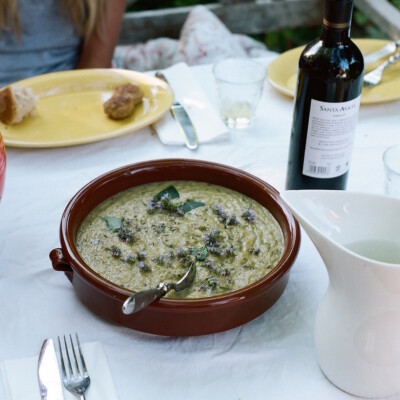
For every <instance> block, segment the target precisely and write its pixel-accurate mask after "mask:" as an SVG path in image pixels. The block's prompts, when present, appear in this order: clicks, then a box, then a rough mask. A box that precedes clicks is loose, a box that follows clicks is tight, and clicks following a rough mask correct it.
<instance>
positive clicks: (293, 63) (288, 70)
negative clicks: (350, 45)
mask: <svg viewBox="0 0 400 400" xmlns="http://www.w3.org/2000/svg"><path fill="white" fill-rule="evenodd" d="M354 42H355V43H356V44H357V46H358V47H359V48H360V50H361V51H362V53H363V54H365V55H366V54H367V53H370V52H372V51H375V50H378V49H380V48H381V47H383V46H384V45H385V44H386V43H387V41H386V40H380V39H355V40H354ZM303 48H304V47H297V48H295V49H292V50H289V51H287V52H285V53H282V54H281V55H280V56H279V57H278V58H276V59H275V60H274V61H273V62H272V63H271V64H270V65H269V67H268V80H269V82H270V83H271V85H272V86H274V87H275V88H276V89H277V90H278V91H279V92H281V93H283V94H285V95H288V96H291V97H293V96H294V92H295V87H296V79H297V63H298V61H299V58H300V54H301V52H302V50H303ZM383 61H384V59H383V60H379V61H377V62H375V63H374V64H371V65H368V66H366V68H365V73H368V72H369V71H371V69H373V68H376V67H377V66H378V65H379V64H380V63H382V62H383ZM398 99H400V62H399V63H397V64H395V65H393V66H391V67H389V68H388V69H387V70H386V71H385V72H384V74H383V79H382V82H381V83H380V84H379V85H378V86H376V87H373V88H368V87H363V91H362V95H361V103H362V104H373V103H383V102H387V101H393V100H398Z"/></svg>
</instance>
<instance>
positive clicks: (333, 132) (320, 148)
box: [303, 96, 361, 179]
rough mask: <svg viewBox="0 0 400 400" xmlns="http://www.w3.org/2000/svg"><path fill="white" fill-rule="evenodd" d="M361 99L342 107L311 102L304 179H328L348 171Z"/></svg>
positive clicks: (321, 102) (358, 98)
mask: <svg viewBox="0 0 400 400" xmlns="http://www.w3.org/2000/svg"><path fill="white" fill-rule="evenodd" d="M360 99H361V96H359V97H357V98H356V99H354V100H350V101H345V102H342V103H326V102H323V101H318V100H311V108H310V116H309V120H308V130H307V139H306V147H305V153H304V164H303V175H307V176H310V177H313V178H322V179H327V178H335V177H337V176H340V175H343V174H344V173H346V172H347V171H348V169H349V166H350V158H351V152H352V148H353V141H354V133H355V128H356V124H357V117H358V110H359V108H360Z"/></svg>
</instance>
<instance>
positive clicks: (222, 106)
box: [213, 58, 266, 129]
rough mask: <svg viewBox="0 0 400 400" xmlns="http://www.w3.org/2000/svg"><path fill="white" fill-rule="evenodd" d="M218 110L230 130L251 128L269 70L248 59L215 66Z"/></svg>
mask: <svg viewBox="0 0 400 400" xmlns="http://www.w3.org/2000/svg"><path fill="white" fill-rule="evenodd" d="M213 73H214V77H215V82H216V85H217V93H218V102H219V111H220V114H221V116H222V119H223V120H224V122H225V124H226V125H227V126H228V127H229V128H234V129H242V128H246V127H248V126H249V125H251V123H252V121H253V119H254V115H255V112H256V109H257V105H258V103H259V100H260V97H261V93H262V90H263V86H264V80H265V77H266V68H265V67H264V66H262V65H261V64H259V63H258V62H256V61H253V60H251V59H246V58H228V59H224V60H222V61H219V62H218V63H217V64H215V65H214V67H213Z"/></svg>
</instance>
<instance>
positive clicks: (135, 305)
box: [122, 283, 170, 314]
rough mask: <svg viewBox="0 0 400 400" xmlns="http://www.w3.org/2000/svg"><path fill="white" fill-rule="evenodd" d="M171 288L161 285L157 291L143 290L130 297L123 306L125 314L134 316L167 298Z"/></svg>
mask: <svg viewBox="0 0 400 400" xmlns="http://www.w3.org/2000/svg"><path fill="white" fill-rule="evenodd" d="M169 290H170V287H169V286H168V285H166V284H164V283H160V284H159V285H158V286H157V287H156V288H155V289H148V290H142V291H141V292H137V293H135V294H133V295H132V296H130V297H128V298H127V299H126V300H125V302H124V304H123V305H122V312H123V313H124V314H133V313H136V312H138V311H140V310H142V309H143V308H145V307H147V306H148V305H149V304H150V303H152V302H153V301H155V300H157V299H159V298H160V297H163V296H165V295H166V294H167V293H168V292H169Z"/></svg>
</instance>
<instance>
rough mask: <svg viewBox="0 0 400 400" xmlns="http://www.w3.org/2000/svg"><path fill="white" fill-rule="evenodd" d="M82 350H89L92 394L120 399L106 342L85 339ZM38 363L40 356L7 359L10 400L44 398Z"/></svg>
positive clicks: (6, 383) (70, 398)
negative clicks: (108, 359)
mask: <svg viewBox="0 0 400 400" xmlns="http://www.w3.org/2000/svg"><path fill="white" fill-rule="evenodd" d="M82 351H83V352H84V354H85V361H86V365H87V369H88V371H89V373H90V376H91V378H92V380H91V385H90V388H89V390H88V397H89V396H90V397H89V398H93V399H107V400H117V399H118V397H117V393H116V390H115V386H114V382H113V379H112V375H111V371H110V368H109V365H108V362H107V358H106V354H105V352H104V349H103V346H102V344H101V343H100V342H91V343H84V344H82ZM37 364H38V357H30V358H21V359H15V360H5V361H3V362H2V363H1V365H0V368H1V375H2V378H3V385H4V389H5V393H6V400H27V399H40V390H39V383H38V377H37ZM21 382H23V384H21ZM63 392H64V399H65V400H75V399H76V397H75V396H74V395H72V394H71V393H69V392H68V391H67V390H65V388H64V387H63ZM35 393H36V395H35Z"/></svg>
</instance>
